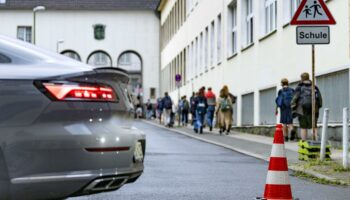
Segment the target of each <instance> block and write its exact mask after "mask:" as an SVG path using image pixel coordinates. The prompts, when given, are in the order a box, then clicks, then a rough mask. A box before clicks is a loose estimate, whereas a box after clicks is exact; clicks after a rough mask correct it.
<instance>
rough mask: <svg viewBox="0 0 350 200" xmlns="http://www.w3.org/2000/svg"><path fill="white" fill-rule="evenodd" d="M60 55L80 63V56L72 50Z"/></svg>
mask: <svg viewBox="0 0 350 200" xmlns="http://www.w3.org/2000/svg"><path fill="white" fill-rule="evenodd" d="M61 54H62V55H65V56H67V57H69V58H72V59H74V60H77V61H81V58H80V55H79V54H78V53H77V52H75V51H73V50H65V51H62V52H61Z"/></svg>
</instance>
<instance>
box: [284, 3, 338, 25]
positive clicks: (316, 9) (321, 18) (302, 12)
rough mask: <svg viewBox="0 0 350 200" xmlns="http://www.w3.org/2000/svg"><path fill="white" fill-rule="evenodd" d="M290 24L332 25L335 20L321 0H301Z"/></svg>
mask: <svg viewBox="0 0 350 200" xmlns="http://www.w3.org/2000/svg"><path fill="white" fill-rule="evenodd" d="M290 24H291V25H332V24H336V22H335V20H334V18H333V16H332V14H331V12H330V11H329V9H328V8H327V5H326V4H325V2H324V1H323V0H303V1H302V2H301V4H300V6H299V8H298V10H297V11H296V12H295V15H294V17H293V19H292V21H291V22H290Z"/></svg>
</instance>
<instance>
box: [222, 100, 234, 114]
mask: <svg viewBox="0 0 350 200" xmlns="http://www.w3.org/2000/svg"><path fill="white" fill-rule="evenodd" d="M220 110H221V111H222V112H227V111H230V110H232V104H231V102H230V101H229V100H228V98H227V97H226V98H224V99H222V100H221V102H220Z"/></svg>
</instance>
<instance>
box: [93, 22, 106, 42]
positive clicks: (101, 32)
mask: <svg viewBox="0 0 350 200" xmlns="http://www.w3.org/2000/svg"><path fill="white" fill-rule="evenodd" d="M93 27H94V37H95V39H96V40H103V39H105V35H106V34H105V30H106V26H105V25H103V24H95V25H94V26H93Z"/></svg>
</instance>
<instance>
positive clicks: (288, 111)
mask: <svg viewBox="0 0 350 200" xmlns="http://www.w3.org/2000/svg"><path fill="white" fill-rule="evenodd" d="M281 86H282V89H280V90H279V91H278V96H277V98H276V101H275V102H276V115H278V109H279V110H280V123H281V124H283V134H284V137H285V140H286V141H288V140H289V139H290V140H294V139H296V138H297V134H296V131H295V129H294V127H293V119H294V118H298V120H299V126H300V129H301V139H302V140H306V139H307V133H308V129H312V81H311V80H310V75H309V74H308V73H303V74H301V81H300V83H299V84H298V86H297V87H296V89H293V88H291V87H289V82H288V80H287V79H286V78H284V79H282V80H281ZM315 98H316V99H315V100H316V110H315V113H316V115H315V119H316V122H317V120H318V116H319V110H320V108H321V107H322V95H321V92H320V90H319V89H318V87H317V86H315ZM235 103H236V96H234V95H233V94H231V93H230V91H229V89H228V87H227V86H224V87H223V88H222V89H221V90H220V94H219V96H218V97H217V96H216V95H215V93H214V92H213V91H212V88H210V87H209V88H208V89H207V90H206V88H205V87H202V88H200V89H199V90H198V92H196V93H195V92H194V93H193V94H192V96H191V98H190V99H189V100H187V97H186V96H183V97H181V100H180V101H179V103H178V104H177V105H175V104H174V103H173V101H172V100H171V98H170V96H169V94H168V93H167V92H165V94H164V97H163V98H159V99H158V100H157V109H156V113H157V118H158V119H159V120H160V123H162V121H163V123H164V124H165V125H166V126H168V127H172V126H173V125H174V123H175V116H176V114H178V116H179V118H180V121H181V124H182V125H183V126H187V124H188V123H189V115H191V116H192V117H191V118H192V125H193V130H194V132H195V133H199V134H202V133H203V129H204V127H205V126H208V127H209V131H212V130H213V127H214V126H216V124H214V123H217V124H218V125H219V128H220V131H219V132H220V134H223V133H226V134H229V133H230V130H231V126H232V124H233V105H234V104H235ZM215 117H216V122H214V118H215ZM162 119H163V120H162ZM289 132H290V134H289ZM289 135H290V136H289Z"/></svg>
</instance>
